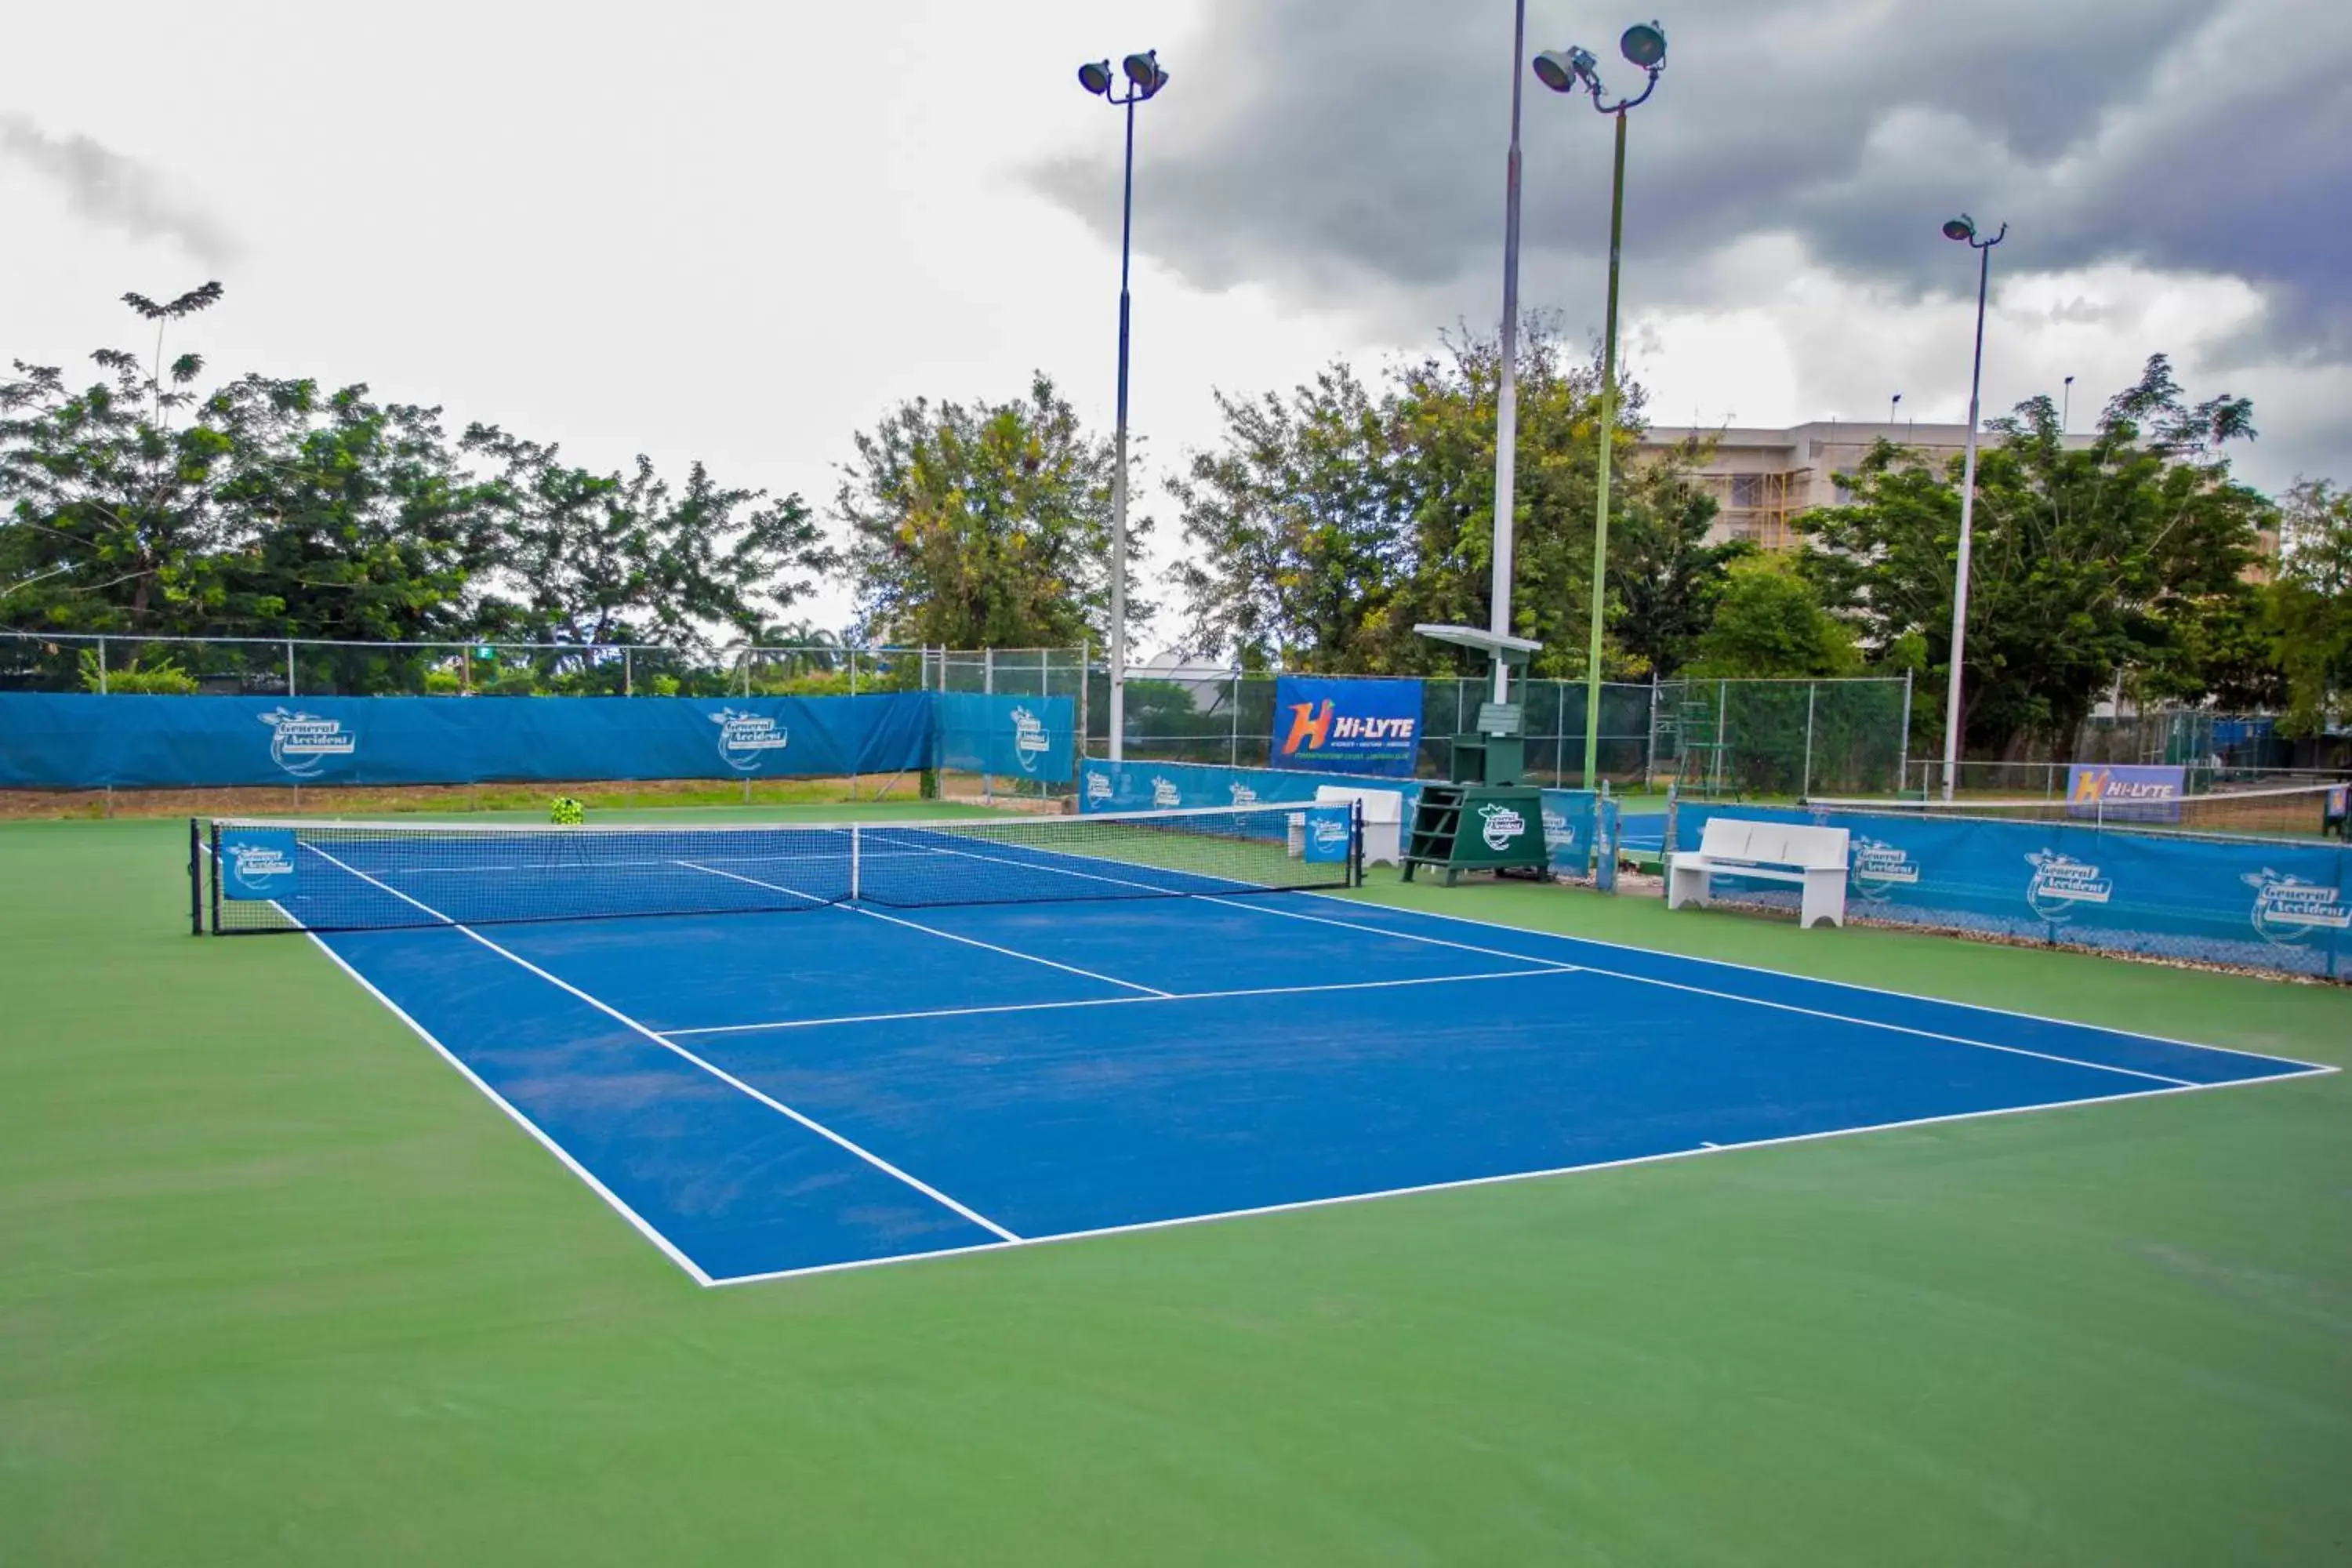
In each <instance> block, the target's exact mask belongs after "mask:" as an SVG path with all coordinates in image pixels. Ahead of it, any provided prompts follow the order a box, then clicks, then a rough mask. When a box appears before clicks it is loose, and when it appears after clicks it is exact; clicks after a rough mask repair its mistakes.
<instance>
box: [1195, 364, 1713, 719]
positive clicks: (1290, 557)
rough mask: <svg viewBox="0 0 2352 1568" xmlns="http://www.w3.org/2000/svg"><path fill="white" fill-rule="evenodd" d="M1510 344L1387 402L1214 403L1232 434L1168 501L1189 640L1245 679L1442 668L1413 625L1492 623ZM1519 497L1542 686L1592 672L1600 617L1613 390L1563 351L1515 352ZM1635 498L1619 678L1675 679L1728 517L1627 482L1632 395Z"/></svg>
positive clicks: (1322, 384) (1516, 596) (1621, 529)
mask: <svg viewBox="0 0 2352 1568" xmlns="http://www.w3.org/2000/svg"><path fill="white" fill-rule="evenodd" d="M1501 372H1502V358H1501V349H1500V345H1499V343H1498V342H1496V340H1493V339H1484V338H1465V339H1462V340H1459V341H1449V342H1448V343H1447V344H1446V348H1445V352H1444V353H1442V354H1435V355H1430V356H1428V357H1425V358H1423V359H1422V360H1420V361H1418V362H1415V363H1409V364H1405V365H1402V366H1400V367H1397V368H1396V369H1393V370H1392V371H1391V372H1390V373H1389V375H1388V377H1387V378H1386V382H1385V384H1383V385H1382V386H1381V388H1380V389H1379V390H1378V391H1377V392H1375V391H1374V390H1373V389H1370V388H1368V387H1366V386H1365V385H1364V384H1362V382H1361V381H1360V380H1359V379H1358V378H1357V376H1356V375H1355V374H1354V373H1353V372H1352V371H1350V370H1349V368H1348V367H1347V366H1345V365H1344V364H1337V365H1333V366H1332V367H1330V368H1329V369H1328V370H1326V371H1324V372H1323V373H1321V374H1319V375H1318V377H1317V378H1316V380H1315V382H1314V383H1313V384H1310V385H1305V386H1300V387H1297V388H1296V389H1294V390H1293V392H1292V393H1291V394H1290V395H1288V396H1287V397H1282V396H1278V395H1273V394H1268V395H1265V396H1262V397H1258V398H1255V399H1240V398H1232V397H1221V398H1220V399H1219V407H1220V408H1221V409H1222V410H1223V415H1224V420H1225V429H1224V433H1223V438H1222V439H1221V441H1220V442H1219V444H1218V445H1217V447H1214V448H1213V449H1212V450H1209V451H1206V452H1202V453H1199V454H1196V455H1195V456H1194V457H1193V458H1192V461H1191V463H1190V465H1189V467H1188V468H1187V469H1186V472H1185V473H1184V474H1183V476H1181V478H1179V479H1176V480H1174V481H1172V482H1171V489H1173V491H1174V493H1175V495H1176V497H1177V500H1178V501H1179V502H1180V504H1181V506H1182V508H1183V521H1184V531H1185V537H1186V539H1187V541H1188V542H1190V543H1191V544H1192V546H1193V551H1192V555H1191V557H1190V558H1189V559H1188V560H1187V561H1186V563H1184V565H1183V566H1182V567H1181V569H1180V581H1181V582H1182V583H1183V584H1184V586H1185V588H1186V590H1187V593H1188V594H1189V595H1190V597H1191V599H1192V610H1193V618H1192V625H1191V626H1190V627H1189V628H1188V634H1187V640H1188V643H1189V645H1190V646H1191V647H1194V648H1195V649H1197V650H1198V651H1200V652H1202V653H1204V654H1208V655H1211V656H1218V655H1223V654H1228V653H1230V654H1231V655H1232V656H1234V658H1237V659H1238V660H1239V662H1240V663H1241V664H1242V665H1243V666H1244V668H1264V667H1265V666H1268V665H1274V664H1279V665H1281V666H1282V667H1284V668H1306V669H1315V668H1323V669H1361V670H1370V671H1377V672H1381V673H1391V674H1436V673H1443V672H1445V671H1447V670H1450V669H1451V668H1453V667H1454V658H1455V656H1454V655H1453V654H1452V653H1450V652H1448V651H1447V650H1445V649H1444V648H1442V647H1438V646H1436V645H1434V644H1432V643H1430V642H1428V641H1426V640H1425V639H1423V638H1421V637H1415V636H1414V635H1413V633H1412V627H1413V626H1414V625H1415V624H1417V623H1420V622H1428V621H1435V622H1451V623H1455V624H1469V625H1475V626H1485V625H1486V624H1488V621H1489V618H1490V612H1491V604H1492V594H1493V586H1494V569H1493V561H1494V557H1493V545H1494V510H1495V454H1496V394H1497V388H1498V386H1499V384H1500V381H1501ZM1515 375H1516V380H1517V421H1518V424H1517V447H1516V451H1517V468H1516V480H1515V489H1514V497H1513V507H1512V516H1513V527H1514V541H1515V542H1514V548H1513V552H1512V561H1513V575H1512V589H1511V605H1512V626H1513V629H1514V630H1515V631H1517V632H1518V633H1519V634H1520V635H1522V636H1526V637H1535V638H1538V640H1540V641H1542V642H1543V643H1544V645H1545V647H1544V651H1543V652H1542V653H1541V654H1539V655H1538V657H1537V661H1536V664H1535V668H1534V673H1535V674H1536V675H1538V676H1570V677H1573V676H1580V675H1581V674H1583V672H1584V663H1585V650H1586V643H1587V635H1586V634H1587V626H1588V624H1589V618H1590V615H1591V562H1592V528H1593V513H1594V505H1595V490H1596V476H1597V472H1598V467H1599V447H1600V398H1599V387H1600V376H1599V372H1598V371H1597V369H1596V368H1594V367H1592V366H1590V365H1586V366H1580V367H1574V368H1571V367H1570V365H1569V364H1568V363H1567V362H1566V360H1565V359H1564V357H1563V355H1562V353H1561V349H1560V344H1559V337H1558V334H1557V332H1556V331H1554V330H1553V329H1552V328H1551V327H1550V326H1549V324H1548V323H1545V322H1543V321H1533V322H1530V323H1529V324H1528V329H1527V331H1525V332H1524V333H1523V334H1522V338H1521V342H1520V345H1519V351H1518V362H1517V366H1516V367H1515ZM1620 403H1621V405H1622V408H1623V411H1624V417H1625V421H1626V422H1625V424H1624V425H1622V426H1621V427H1620V430H1619V434H1618V437H1617V440H1616V444H1615V447H1614V448H1613V450H1614V457H1613V458H1612V461H1613V462H1614V463H1615V465H1616V467H1617V469H1618V472H1619V473H1620V474H1621V475H1622V478H1623V480H1624V483H1623V485H1622V489H1621V490H1620V492H1619V496H1620V503H1619V506H1618V509H1617V513H1618V515H1617V521H1616V526H1617V529H1618V532H1617V534H1616V537H1615V539H1614V540H1613V541H1612V556H1611V575H1610V584H1611V589H1610V591H1611V605H1610V610H1609V616H1610V625H1611V626H1612V633H1613V636H1612V641H1611V643H1610V644H1609V645H1608V647H1607V650H1606V652H1605V653H1604V659H1605V660H1606V662H1607V664H1608V669H1607V671H1606V673H1610V674H1644V673H1647V672H1648V671H1650V670H1651V669H1653V668H1673V667H1674V665H1675V664H1676V663H1678V662H1679V661H1680V660H1681V659H1682V658H1685V657H1686V655H1687V651H1688V647H1689V641H1690V638H1691V637H1693V636H1694V635H1695V634H1696V628H1697V627H1698V626H1701V625H1704V623H1705V616H1706V608H1707V606H1708V605H1710V604H1711V602H1712V597H1713V595H1714V593H1715V591H1716V590H1717V587H1718V586H1719V584H1720V581H1721V576H1722V571H1723V568H1724V565H1725V563H1727V560H1728V559H1729V557H1730V554H1731V553H1732V552H1728V551H1723V550H1717V549H1710V548H1709V547H1706V545H1705V544H1704V538H1705V535H1706V527H1707V523H1708V522H1709V521H1710V520H1711V519H1712V517H1713V515H1714V502H1713V501H1712V500H1711V499H1709V498H1708V497H1706V495H1704V494H1703V493H1701V492H1700V491H1698V490H1697V489H1696V487H1695V486H1693V485H1691V484H1690V483H1689V481H1688V478H1687V466H1686V464H1685V462H1684V461H1683V460H1682V459H1681V458H1673V459H1669V460H1668V461H1666V462H1664V463H1658V464H1653V465H1650V466H1647V467H1644V468H1639V469H1635V468H1633V467H1632V464H1631V459H1632V457H1633V450H1634V446H1633V443H1634V437H1635V431H1636V430H1637V429H1638V423H1639V415H1640V408H1641V404H1642V394H1641V392H1640V390H1639V389H1638V388H1636V387H1632V386H1626V387H1623V388H1622V389H1621V395H1620Z"/></svg>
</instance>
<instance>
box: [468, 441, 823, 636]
mask: <svg viewBox="0 0 2352 1568" xmlns="http://www.w3.org/2000/svg"><path fill="white" fill-rule="evenodd" d="M464 446H465V449H466V450H467V451H468V452H470V453H477V454H479V455H481V456H483V457H486V458H489V459H491V460H492V461H493V462H495V463H496V464H497V465H498V468H499V473H498V477H497V479H495V480H494V481H492V500H491V505H492V506H493V508H494V509H495V510H496V512H497V514H498V517H499V527H500V532H501V535H502V538H503V545H502V556H501V559H502V561H503V563H504V564H505V565H506V567H507V568H508V569H509V575H508V579H507V580H506V581H505V582H504V583H503V584H501V588H502V591H501V592H499V593H497V594H495V595H492V596H491V597H490V598H489V599H488V601H487V602H486V603H485V604H484V605H483V606H482V611H481V624H482V625H483V626H484V627H485V629H489V630H495V631H497V632H498V633H499V635H502V636H505V637H514V638H518V639H523V640H529V641H533V642H547V643H566V644H577V645H582V646H593V645H596V644H610V643H619V642H635V643H656V644H664V645H667V646H671V647H707V646H709V641H710V632H711V630H712V628H714V627H719V626H724V627H726V628H728V629H730V631H731V632H732V633H733V634H734V635H735V636H736V637H740V638H743V639H747V640H748V639H750V638H751V637H754V636H756V635H757V633H758V631H759V629H760V627H761V626H762V625H764V624H766V623H767V622H768V621H769V620H770V619H771V618H772V617H773V616H777V615H780V614H781V613H782V611H783V610H784V609H785V608H786V607H788V606H789V605H792V604H793V603H794V602H795V601H797V600H798V599H800V598H801V597H802V596H803V595H805V594H807V593H808V592H809V591H810V589H811V588H812V587H813V586H814V584H813V582H812V581H811V579H810V576H809V575H806V574H815V573H819V572H823V571H825V570H828V569H830V568H831V567H832V565H833V564H834V560H833V557H832V555H831V554H830V552H827V551H826V550H825V548H824V543H823V540H822V536H821V534H820V533H819V531H818V529H817V526H816V524H815V522H814V521H813V520H812V519H811V518H810V516H809V514H808V509H807V508H806V507H805V506H803V504H802V502H801V499H800V497H798V496H796V495H788V496H784V497H782V499H777V500H772V499H771V498H770V497H769V496H768V493H767V492H766V491H765V490H747V489H728V488H726V487H724V486H721V485H719V484H718V483H717V482H716V481H714V480H713V479H711V478H710V475H709V471H708V470H707V469H705V468H704V467H703V466H702V465H701V464H700V463H696V464H694V465H693V466H692V467H691V468H688V471H687V478H686V484H685V488H684V489H681V490H677V491H673V490H672V489H670V487H669V484H668V481H667V480H665V479H662V478H661V477H660V476H659V475H658V474H657V473H656V471H655V469H654V466H653V463H652V461H651V459H649V458H644V457H639V458H637V460H636V465H635V468H633V469H632V470H630V472H628V473H627V474H626V475H622V474H595V473H591V472H590V471H589V470H587V469H585V468H578V467H574V466H572V465H569V464H566V463H565V462H564V461H563V460H562V452H561V450H560V449H559V448H558V447H552V446H542V445H541V444H540V443H538V442H534V441H527V440H524V439H522V438H520V437H514V436H509V435H508V434H507V433H506V432H505V431H504V430H501V429H499V427H498V426H493V425H474V426H468V427H467V431H466V434H465V439H464Z"/></svg>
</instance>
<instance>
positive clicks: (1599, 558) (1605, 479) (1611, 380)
mask: <svg viewBox="0 0 2352 1568" xmlns="http://www.w3.org/2000/svg"><path fill="white" fill-rule="evenodd" d="M1650 82H1651V85H1652V86H1655V85H1656V84H1657V78H1656V76H1654V75H1653V76H1652V77H1651V78H1650ZM1642 96H1643V97H1644V98H1646V97H1648V96H1649V94H1647V93H1643V95H1642ZM1595 101H1598V99H1597V98H1596V100H1595ZM1629 107H1631V106H1630V105H1625V104H1620V105H1619V106H1618V109H1617V163H1616V168H1615V171H1614V173H1613V174H1612V175H1611V177H1610V183H1609V313H1608V325H1607V327H1606V328H1605V329H1604V330H1603V331H1602V334H1601V468H1600V472H1599V477H1598V489H1597V492H1596V493H1597V495H1598V497H1599V500H1598V501H1597V502H1596V504H1595V506H1594V508H1593V514H1592V635H1591V639H1590V642H1589V644H1588V646H1587V649H1586V652H1585V657H1584V787H1585V788H1586V789H1592V788H1594V787H1596V781H1597V778H1598V775H1599V773H1600V767H1601V621H1602V618H1603V616H1604V613H1605V612H1606V610H1607V608H1608V590H1609V457H1610V447H1612V446H1613V445H1614V444H1615V442H1616V438H1617V261H1618V256H1619V254H1620V252H1621V251H1622V248H1623V246H1624V241H1625V110H1626V109H1627V108H1629Z"/></svg>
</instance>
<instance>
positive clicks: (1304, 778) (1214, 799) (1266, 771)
mask: <svg viewBox="0 0 2352 1568" xmlns="http://www.w3.org/2000/svg"><path fill="white" fill-rule="evenodd" d="M1326 784H1336V785H1339V786H1341V787H1345V788H1351V789H1383V790H1388V791H1391V792H1392V793H1394V794H1397V795H1402V796H1404V824H1405V826H1407V827H1410V826H1412V808H1413V804H1414V802H1416V801H1418V800H1419V799H1420V798H1421V784H1420V781H1418V780H1416V779H1397V778H1383V777H1381V776H1378V775H1376V774H1371V773H1326V772H1325V771H1323V770H1322V769H1320V768H1318V769H1316V770H1314V771H1313V772H1311V773H1310V772H1307V771H1306V770H1304V769H1296V768H1221V767H1213V766H1211V765H1209V764H1207V763H1107V762H1102V761H1099V760H1097V759H1096V758H1092V757H1089V758H1087V760H1086V761H1084V762H1083V763H1079V764H1078V809H1079V810H1081V811H1172V810H1175V809H1178V808H1180V807H1192V806H1210V805H1293V804H1311V803H1312V802H1313V801H1314V799H1315V792H1316V791H1317V790H1318V789H1320V788H1322V787H1323V786H1324V785H1326ZM1599 798H1600V797H1599V796H1598V795H1595V794H1594V793H1592V792H1591V791H1590V790H1580V789H1548V790H1546V791H1544V792H1543V821H1544V843H1545V844H1546V845H1548V846H1549V847H1550V849H1551V866H1552V870H1553V872H1554V873H1555V874H1556V875H1559V876H1563V877H1587V876H1590V875H1591V869H1592V868H1591V853H1592V830H1593V825H1594V822H1595V816H1594V808H1595V806H1596V805H1598V803H1599Z"/></svg>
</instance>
